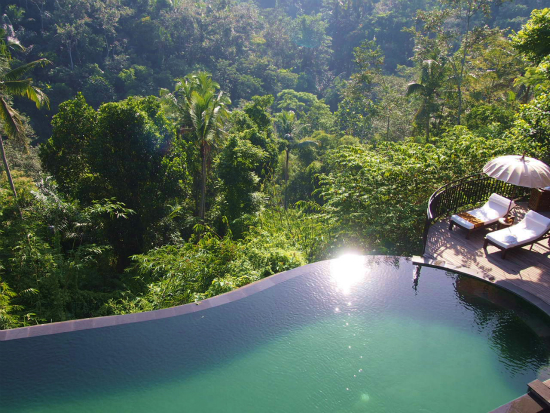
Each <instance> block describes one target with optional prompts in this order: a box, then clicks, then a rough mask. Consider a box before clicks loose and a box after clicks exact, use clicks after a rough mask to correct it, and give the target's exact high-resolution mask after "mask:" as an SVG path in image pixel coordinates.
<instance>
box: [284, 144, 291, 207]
mask: <svg viewBox="0 0 550 413" xmlns="http://www.w3.org/2000/svg"><path fill="white" fill-rule="evenodd" d="M289 155H290V150H288V149H287V150H286V161H285V202H284V207H285V210H286V209H287V207H288V175H289V174H288V158H289Z"/></svg>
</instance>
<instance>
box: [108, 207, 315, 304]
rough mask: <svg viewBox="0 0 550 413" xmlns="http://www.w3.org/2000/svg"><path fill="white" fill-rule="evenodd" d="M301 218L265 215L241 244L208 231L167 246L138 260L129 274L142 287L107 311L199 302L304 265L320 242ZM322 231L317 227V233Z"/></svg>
mask: <svg viewBox="0 0 550 413" xmlns="http://www.w3.org/2000/svg"><path fill="white" fill-rule="evenodd" d="M281 218H286V219H287V224H288V225H284V224H283V227H281V225H280V221H279V220H280V219H281ZM297 218H299V213H298V214H295V213H293V214H287V213H284V212H279V213H277V214H275V215H272V214H268V215H267V216H266V215H262V217H261V218H260V220H259V221H258V223H257V224H256V225H255V226H254V227H253V228H252V229H251V231H250V233H249V234H248V235H247V236H246V237H245V238H244V239H243V240H242V241H233V240H232V238H231V236H230V235H228V236H225V237H223V238H220V237H218V236H217V235H215V234H213V233H210V232H207V233H205V234H202V235H201V237H200V239H199V240H198V241H197V242H196V243H186V244H184V245H183V246H165V247H161V248H158V249H155V250H151V251H150V252H149V253H147V254H144V255H138V256H135V257H133V260H134V265H133V267H132V269H131V270H130V271H132V273H135V274H136V275H137V278H138V280H139V282H140V284H141V286H140V287H139V288H136V289H135V291H127V292H125V293H124V294H123V295H122V297H120V298H119V299H118V300H112V301H110V302H109V304H108V306H107V307H106V308H105V309H104V311H105V312H106V313H114V314H125V313H128V312H135V311H147V310H153V309H159V308H165V307H171V306H174V305H180V304H185V303H189V302H193V301H200V300H203V299H205V298H209V297H212V296H214V295H217V294H221V293H224V292H228V291H231V290H233V289H235V288H238V287H241V286H243V285H245V284H248V283H250V282H253V281H257V280H259V279H261V278H263V277H267V276H269V275H271V274H274V273H277V272H281V271H286V270H289V269H292V268H295V267H298V266H300V265H304V264H306V262H307V261H306V258H305V251H304V250H303V249H302V248H304V247H305V249H309V250H310V251H312V249H311V248H312V246H313V244H312V243H313V242H316V243H319V242H322V241H320V240H319V239H318V238H317V237H315V239H314V237H313V236H314V235H318V233H319V232H317V233H315V234H314V233H312V232H310V231H307V230H306V231H301V230H302V228H301V227H302V225H300V224H299V223H298V222H297V221H296V219H297ZM308 221H310V220H308ZM290 222H292V224H291V223H290ZM303 227H305V228H307V225H303ZM320 229H322V228H321V227H320V226H319V225H317V231H319V230H320ZM285 230H286V231H285ZM288 230H290V233H288V232H287V231H288ZM325 241H326V239H325Z"/></svg>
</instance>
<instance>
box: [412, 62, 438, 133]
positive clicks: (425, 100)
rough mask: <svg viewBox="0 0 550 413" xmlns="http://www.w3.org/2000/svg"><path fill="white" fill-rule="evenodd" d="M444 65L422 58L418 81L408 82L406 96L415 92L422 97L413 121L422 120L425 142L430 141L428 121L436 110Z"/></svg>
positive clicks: (418, 121) (420, 121)
mask: <svg viewBox="0 0 550 413" xmlns="http://www.w3.org/2000/svg"><path fill="white" fill-rule="evenodd" d="M444 74H445V67H444V66H443V65H441V64H439V63H438V62H436V61H435V60H424V61H423V62H422V68H421V73H420V82H419V83H409V85H408V86H407V96H410V95H413V94H417V95H420V96H421V98H422V103H421V104H420V108H419V109H418V111H417V112H416V115H415V118H414V119H415V121H416V122H417V123H422V122H424V128H425V132H426V142H429V141H430V121H431V118H432V114H433V113H434V112H435V111H436V110H437V103H436V98H437V97H438V91H439V89H440V88H441V85H442V83H443V80H444Z"/></svg>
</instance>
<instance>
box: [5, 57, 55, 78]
mask: <svg viewBox="0 0 550 413" xmlns="http://www.w3.org/2000/svg"><path fill="white" fill-rule="evenodd" d="M50 63H51V62H50V61H49V60H48V59H38V60H35V61H34V62H30V63H26V64H24V65H21V66H19V67H16V68H15V69H12V70H10V71H9V72H7V73H5V74H4V79H6V80H17V79H19V78H21V76H23V75H24V74H25V73H27V72H28V71H30V70H32V69H34V68H35V67H36V66H40V67H43V66H45V65H47V64H50Z"/></svg>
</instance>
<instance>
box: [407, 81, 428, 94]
mask: <svg viewBox="0 0 550 413" xmlns="http://www.w3.org/2000/svg"><path fill="white" fill-rule="evenodd" d="M425 89H426V87H425V86H424V85H421V84H420V83H409V84H408V85H407V93H406V95H407V96H410V95H413V94H415V93H419V94H422V93H424V91H425Z"/></svg>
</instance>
